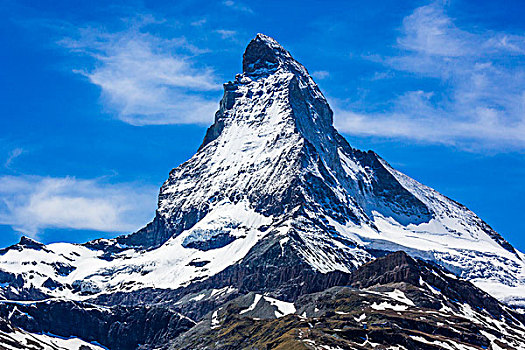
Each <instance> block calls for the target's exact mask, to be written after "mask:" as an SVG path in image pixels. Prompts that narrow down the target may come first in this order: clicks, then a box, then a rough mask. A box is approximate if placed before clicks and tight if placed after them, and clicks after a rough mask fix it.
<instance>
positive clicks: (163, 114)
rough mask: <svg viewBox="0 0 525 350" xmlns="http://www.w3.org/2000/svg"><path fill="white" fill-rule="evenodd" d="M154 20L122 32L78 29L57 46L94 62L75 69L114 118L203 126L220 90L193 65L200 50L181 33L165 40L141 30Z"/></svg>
mask: <svg viewBox="0 0 525 350" xmlns="http://www.w3.org/2000/svg"><path fill="white" fill-rule="evenodd" d="M153 20H154V19H151V18H148V17H146V18H145V19H141V20H140V21H131V22H130V23H129V27H128V28H127V29H126V30H124V31H119V32H107V31H105V30H102V29H101V28H93V27H89V28H82V29H80V30H79V32H78V35H76V36H75V37H69V38H65V39H64V40H62V41H60V44H61V45H63V46H64V47H66V48H68V49H69V50H70V51H71V52H73V53H76V54H79V55H86V56H88V57H90V58H91V59H93V60H94V65H93V66H92V67H79V68H78V69H76V70H75V72H76V73H79V74H82V75H84V76H86V77H87V78H88V79H89V81H90V82H91V83H93V84H95V85H97V86H99V87H100V89H101V91H102V101H103V103H104V105H105V106H106V107H107V108H108V109H109V110H110V111H112V112H115V113H116V115H117V116H118V118H119V119H121V120H122V121H124V122H126V123H130V124H133V125H147V124H194V123H197V124H207V123H209V122H210V121H211V120H212V119H213V115H214V112H215V110H216V109H217V105H218V104H217V102H218V101H217V97H216V96H215V95H216V93H214V94H211V95H213V97H210V94H209V93H208V94H207V93H206V92H210V91H212V92H217V91H218V90H220V89H221V85H220V84H219V83H218V79H217V77H216V76H215V74H214V72H213V71H212V70H211V69H209V68H202V67H197V66H196V65H195V63H194V62H193V61H192V57H194V56H195V55H198V54H199V53H202V52H203V51H202V50H200V49H199V48H197V47H195V46H192V45H190V44H189V43H188V42H187V40H186V39H185V38H183V37H181V38H175V39H165V38H162V37H160V36H157V35H155V34H152V33H149V32H148V31H146V30H145V27H146V25H148V24H150V23H151V21H153Z"/></svg>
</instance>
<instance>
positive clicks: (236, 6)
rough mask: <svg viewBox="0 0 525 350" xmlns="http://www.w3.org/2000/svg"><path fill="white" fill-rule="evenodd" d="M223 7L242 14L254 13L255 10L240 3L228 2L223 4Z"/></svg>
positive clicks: (228, 0)
mask: <svg viewBox="0 0 525 350" xmlns="http://www.w3.org/2000/svg"><path fill="white" fill-rule="evenodd" d="M223 5H224V6H227V7H229V8H232V9H234V10H237V11H240V12H246V13H253V10H252V9H251V8H250V7H248V6H246V5H244V4H243V3H241V2H239V1H232V0H226V1H224V2H223Z"/></svg>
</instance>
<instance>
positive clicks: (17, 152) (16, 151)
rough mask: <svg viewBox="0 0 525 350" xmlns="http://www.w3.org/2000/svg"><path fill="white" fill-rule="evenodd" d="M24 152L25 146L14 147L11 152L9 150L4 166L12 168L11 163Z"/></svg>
mask: <svg viewBox="0 0 525 350" xmlns="http://www.w3.org/2000/svg"><path fill="white" fill-rule="evenodd" d="M23 153H24V149H23V148H15V149H13V150H12V151H11V152H9V155H8V156H7V159H6V161H5V163H4V167H6V168H11V164H12V163H13V161H14V160H15V159H16V158H18V157H20V156H21V155H22V154H23Z"/></svg>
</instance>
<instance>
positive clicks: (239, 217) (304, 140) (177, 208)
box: [0, 34, 525, 299]
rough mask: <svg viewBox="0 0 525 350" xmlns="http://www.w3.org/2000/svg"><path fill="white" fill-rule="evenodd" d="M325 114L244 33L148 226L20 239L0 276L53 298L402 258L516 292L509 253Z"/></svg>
mask: <svg viewBox="0 0 525 350" xmlns="http://www.w3.org/2000/svg"><path fill="white" fill-rule="evenodd" d="M332 115H333V113H332V110H331V109H330V107H329V105H328V103H327V101H326V99H325V98H324V96H323V94H322V93H321V91H320V90H319V88H318V86H317V85H316V84H315V82H314V81H313V79H312V78H311V77H310V76H309V74H308V72H307V70H306V69H305V68H304V67H303V66H302V65H301V64H300V63H299V62H298V61H296V60H295V59H294V58H293V57H292V56H291V55H290V53H289V52H288V51H286V50H285V49H284V48H283V47H282V46H281V45H279V44H278V43H277V42H276V41H275V40H273V39H271V38H269V37H267V36H265V35H262V34H258V35H257V36H256V37H255V38H254V39H253V40H252V41H251V42H250V43H249V44H248V47H247V49H246V52H245V54H244V60H243V73H242V74H238V75H237V76H236V77H235V79H234V80H233V81H230V82H228V83H226V84H224V96H223V98H222V100H221V102H220V106H219V110H218V111H217V112H216V114H215V121H214V123H213V125H212V126H211V127H210V128H209V129H208V130H207V132H206V135H205V137H204V141H203V143H202V145H201V147H200V148H199V149H198V151H197V152H196V154H195V155H194V156H193V157H191V158H190V159H189V160H188V161H186V162H185V163H183V164H181V165H180V166H178V167H176V168H175V169H173V170H172V171H171V172H170V174H169V177H168V179H167V180H166V181H165V183H164V184H163V185H162V187H161V189H160V193H159V200H158V208H157V210H156V215H155V218H154V220H153V221H152V222H151V223H149V224H148V225H147V226H146V227H144V228H143V229H141V230H139V231H137V232H135V233H132V234H129V235H125V236H120V237H117V238H115V239H112V240H95V241H92V242H88V243H86V244H84V245H82V246H78V245H68V246H67V247H66V246H61V245H50V246H47V248H46V249H48V250H46V251H36V250H34V249H33V248H30V246H35V245H34V244H33V243H30V242H27V245H28V247H27V248H30V249H25V247H22V248H23V252H21V251H20V249H17V250H12V251H10V252H9V254H4V255H2V257H1V258H0V268H1V269H3V270H5V271H6V272H7V274H6V275H5V276H4V279H5V281H11V280H15V279H16V278H18V277H17V276H22V277H20V278H22V279H23V280H24V281H25V282H24V283H25V285H31V286H34V287H35V288H45V289H44V290H45V291H46V293H54V294H55V295H71V294H75V293H80V294H82V293H95V294H96V293H101V292H106V293H108V292H113V291H122V290H126V291H129V290H136V289H140V288H145V287H156V288H178V287H180V286H187V285H190V284H191V283H192V282H195V281H197V280H199V281H200V280H205V279H206V278H212V277H213V276H216V275H217V274H219V273H222V271H224V270H225V269H227V268H229V267H232V266H236V264H237V266H238V265H239V264H241V263H243V262H246V264H248V265H250V266H253V265H254V264H255V265H257V264H262V265H269V266H280V264H282V261H281V260H279V259H287V260H286V261H287V263H288V264H289V265H290V266H303V267H304V266H306V267H304V268H306V269H312V270H315V271H316V272H319V273H322V274H325V273H330V272H334V271H337V272H342V273H349V272H350V271H352V270H354V269H355V268H356V267H358V266H359V265H361V264H363V263H365V262H367V261H370V260H371V259H373V258H374V256H377V255H381V254H384V253H385V252H387V251H397V250H403V251H405V252H407V253H409V254H410V255H412V256H416V257H420V258H423V259H426V260H430V261H433V262H435V263H437V264H439V265H442V266H445V267H446V268H447V269H448V270H450V271H453V272H454V273H456V274H458V275H460V276H461V277H464V278H468V279H470V280H472V281H474V282H475V283H478V285H479V286H481V287H484V288H486V289H487V290H489V291H491V292H492V291H495V292H496V293H497V292H498V291H501V294H499V295H496V296H498V297H500V298H501V299H503V298H509V297H514V296H517V295H520V293H521V294H523V293H522V291H524V290H525V263H524V262H523V260H522V259H523V258H522V255H520V254H521V253H519V252H516V251H515V250H514V248H512V246H511V245H510V244H509V243H508V242H506V241H505V240H504V239H503V238H502V237H501V236H500V235H499V234H498V233H497V232H495V231H494V230H493V229H492V228H490V226H488V225H487V224H486V223H485V222H484V221H483V220H481V219H480V218H479V217H477V216H476V215H475V214H474V213H473V212H471V211H470V210H468V209H467V208H466V207H464V206H462V205H460V204H458V203H457V202H455V201H453V200H450V199H449V198H447V197H446V196H443V195H441V194H440V193H438V192H437V191H435V190H433V189H431V188H429V187H426V186H424V185H422V184H420V183H418V182H417V181H415V180H413V179H411V178H409V177H408V176H406V175H404V174H402V173H401V172H399V171H397V170H395V169H393V168H392V167H391V166H390V165H389V164H388V163H387V162H386V161H385V160H383V159H382V158H380V157H379V156H378V155H377V154H376V153H374V152H372V151H368V152H363V151H360V150H357V149H354V148H352V147H351V146H350V144H349V143H348V142H347V141H346V140H345V139H344V138H343V136H341V135H340V134H339V133H338V132H337V130H336V129H335V128H334V127H333V125H332ZM22 243H23V242H22ZM24 244H25V243H24ZM7 249H8V248H7ZM272 249H273V250H272ZM268 251H271V254H270V253H268ZM26 252H28V253H27V254H25V253H26ZM0 255H1V254H0ZM253 259H260V260H257V261H256V262H253ZM40 261H47V262H52V263H48V264H47V265H46V264H41V263H39V262H40ZM35 266H36V267H35ZM246 266H247V265H246ZM49 276H51V277H49ZM0 277H1V276H0ZM48 277H49V279H50V280H51V281H48V280H47V279H48ZM0 283H2V281H1V280H0ZM44 284H45V285H44Z"/></svg>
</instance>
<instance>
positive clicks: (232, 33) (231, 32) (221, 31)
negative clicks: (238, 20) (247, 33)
mask: <svg viewBox="0 0 525 350" xmlns="http://www.w3.org/2000/svg"><path fill="white" fill-rule="evenodd" d="M215 32H217V33H218V34H219V35H220V36H221V38H222V39H230V38H233V37H234V36H235V34H237V32H236V31H235V30H226V29H217V30H216V31H215Z"/></svg>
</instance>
